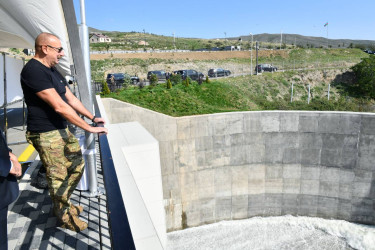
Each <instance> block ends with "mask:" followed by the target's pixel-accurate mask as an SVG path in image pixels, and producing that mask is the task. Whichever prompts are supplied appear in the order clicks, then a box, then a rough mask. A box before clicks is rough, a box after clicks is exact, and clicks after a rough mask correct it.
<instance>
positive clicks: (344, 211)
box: [337, 199, 352, 221]
mask: <svg viewBox="0 0 375 250" xmlns="http://www.w3.org/2000/svg"><path fill="white" fill-rule="evenodd" d="M351 213H352V204H351V202H350V200H344V199H339V205H338V208H337V219H339V220H346V221H348V220H350V217H351Z"/></svg>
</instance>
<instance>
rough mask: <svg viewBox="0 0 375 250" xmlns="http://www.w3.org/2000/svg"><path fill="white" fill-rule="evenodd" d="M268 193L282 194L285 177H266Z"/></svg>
mask: <svg viewBox="0 0 375 250" xmlns="http://www.w3.org/2000/svg"><path fill="white" fill-rule="evenodd" d="M265 189H266V190H265V193H266V194H281V193H282V192H283V179H266V182H265Z"/></svg>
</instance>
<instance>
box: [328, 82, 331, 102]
mask: <svg viewBox="0 0 375 250" xmlns="http://www.w3.org/2000/svg"><path fill="white" fill-rule="evenodd" d="M330 90H331V84H328V100H329V92H330Z"/></svg>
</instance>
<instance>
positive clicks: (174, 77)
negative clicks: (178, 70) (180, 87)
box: [169, 74, 182, 85]
mask: <svg viewBox="0 0 375 250" xmlns="http://www.w3.org/2000/svg"><path fill="white" fill-rule="evenodd" d="M169 79H170V80H171V82H172V85H176V84H179V83H181V81H182V78H181V75H180V74H172V75H171V76H170V77H169Z"/></svg>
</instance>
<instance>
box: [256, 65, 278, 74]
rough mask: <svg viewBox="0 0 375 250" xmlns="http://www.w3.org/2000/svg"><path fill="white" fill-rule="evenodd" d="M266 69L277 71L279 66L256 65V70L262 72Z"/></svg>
mask: <svg viewBox="0 0 375 250" xmlns="http://www.w3.org/2000/svg"><path fill="white" fill-rule="evenodd" d="M264 71H268V72H275V71H277V68H276V67H275V66H273V65H271V64H258V65H257V66H256V67H255V72H258V73H262V72H264Z"/></svg>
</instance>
